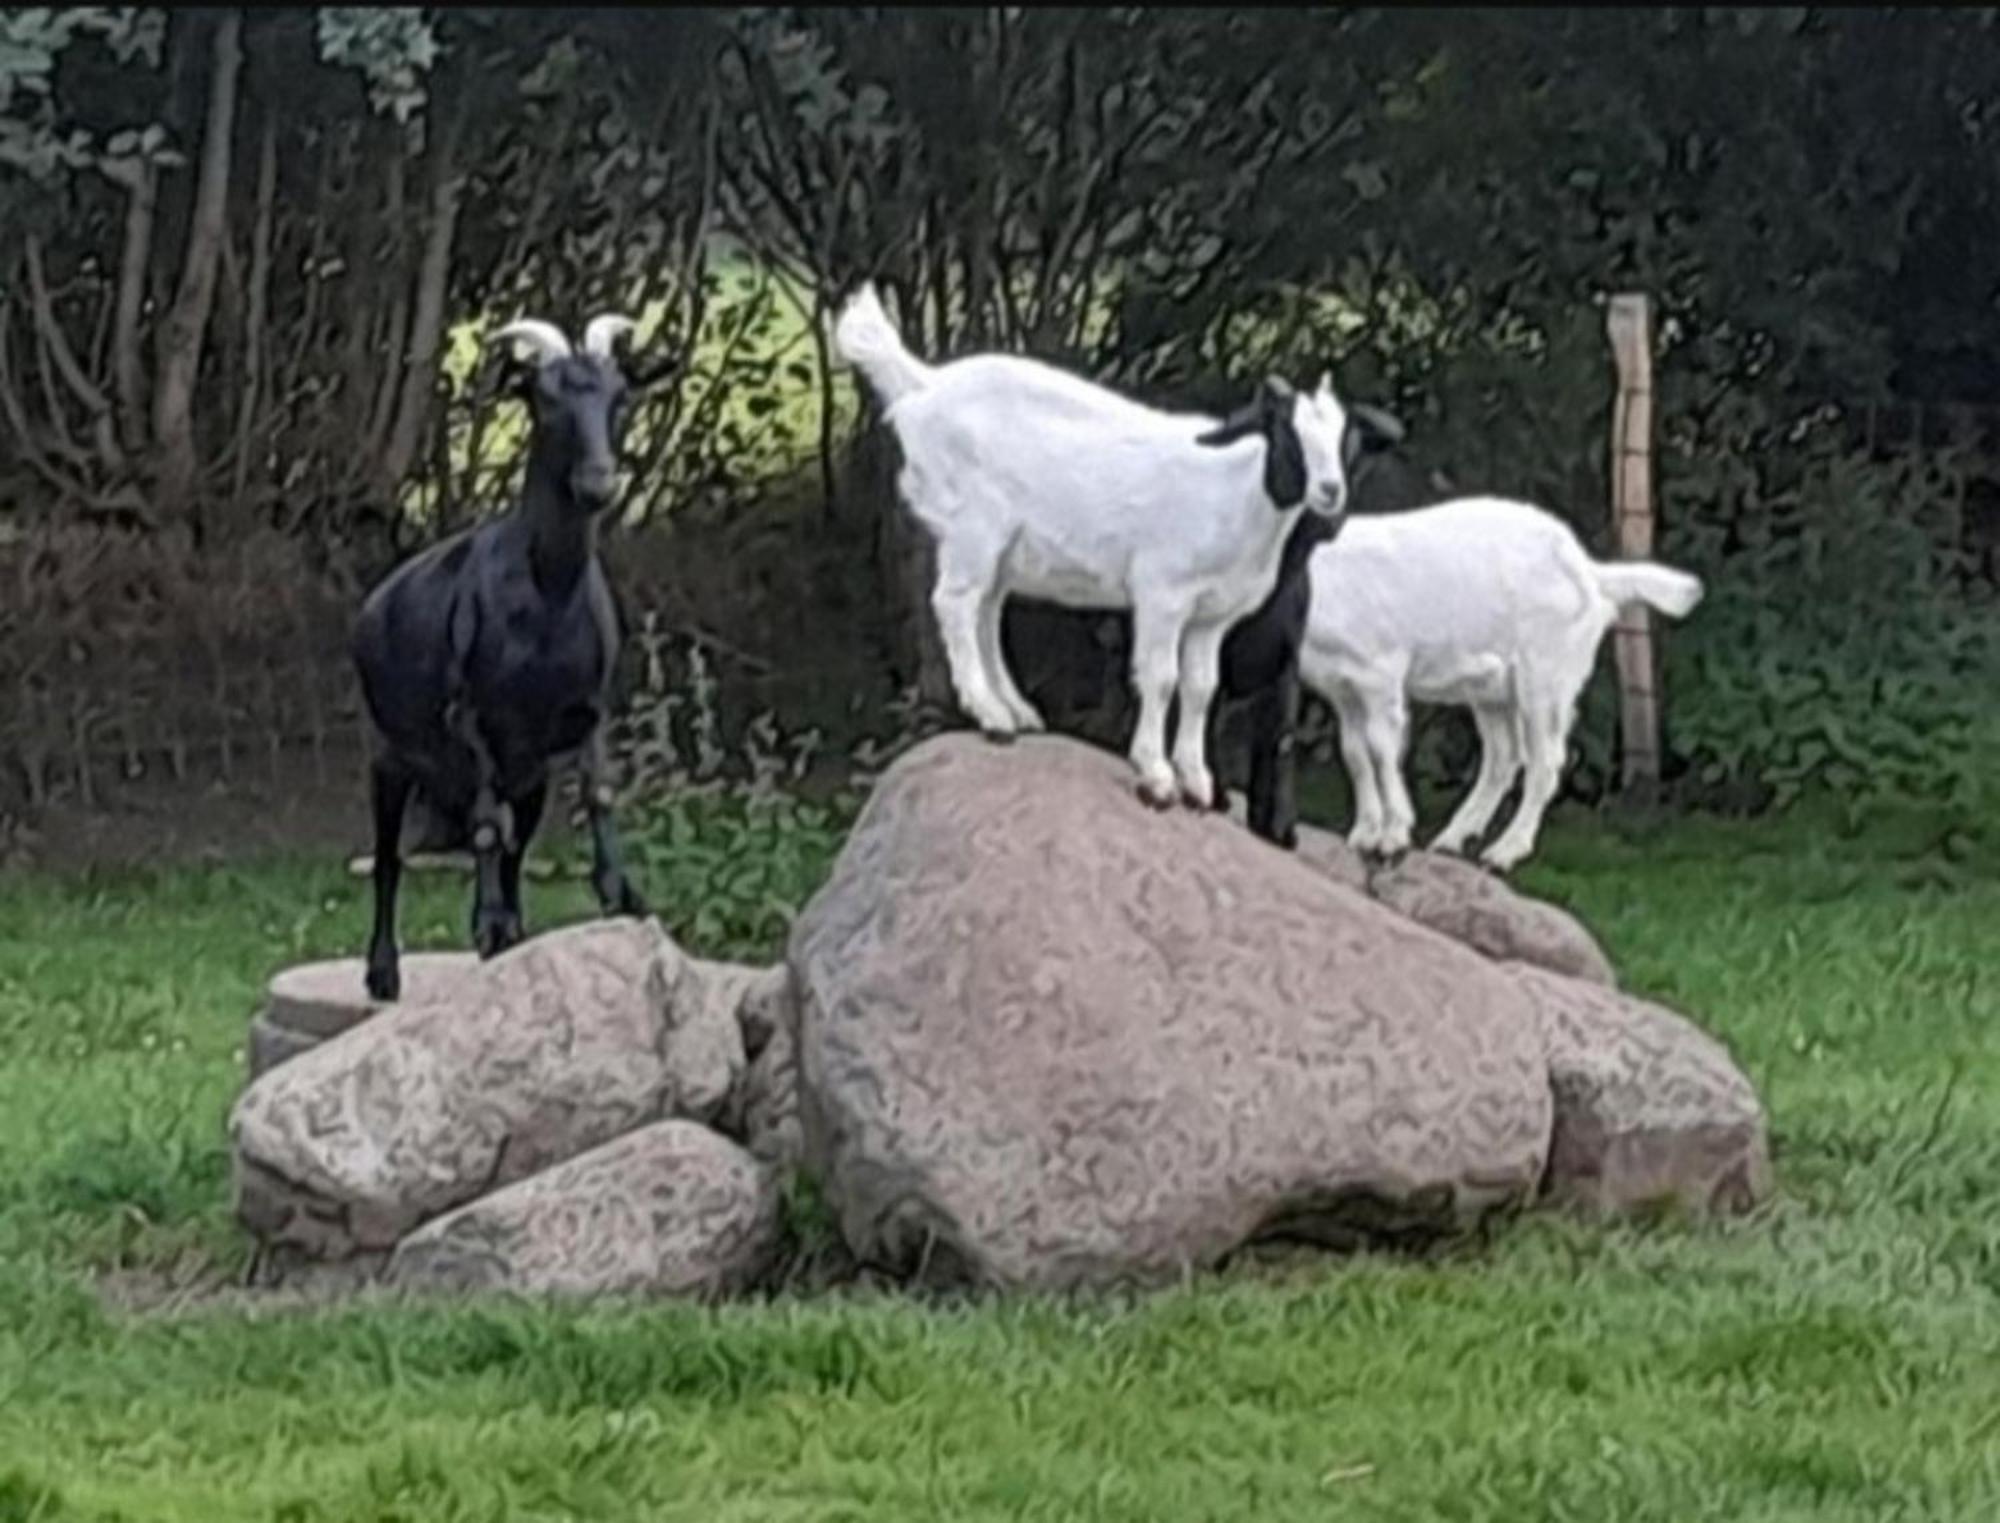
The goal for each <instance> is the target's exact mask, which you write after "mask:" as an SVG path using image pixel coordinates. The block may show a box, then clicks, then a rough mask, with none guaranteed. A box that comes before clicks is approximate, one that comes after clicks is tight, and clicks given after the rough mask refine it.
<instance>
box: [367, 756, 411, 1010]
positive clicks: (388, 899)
mask: <svg viewBox="0 0 2000 1523" xmlns="http://www.w3.org/2000/svg"><path fill="white" fill-rule="evenodd" d="M412 781H413V780H412V779H411V777H410V774H409V773H407V772H405V771H403V770H402V769H401V768H400V767H397V766H395V765H394V764H392V763H390V762H386V761H382V760H379V759H378V760H377V761H376V762H374V764H373V765H371V766H370V768H369V769H368V795H369V803H370V805H371V807H372V808H373V811H374V815H375V931H374V934H373V935H372V936H370V937H369V938H368V997H369V998H370V999H375V1000H393V999H395V998H397V997H398V996H399V995H401V994H402V992H403V974H402V969H401V966H400V965H399V959H398V957H397V953H396V889H397V886H398V885H399V884H400V883H401V882H402V878H403V811H404V809H405V808H407V807H408V805H409V802H410V789H411V786H412Z"/></svg>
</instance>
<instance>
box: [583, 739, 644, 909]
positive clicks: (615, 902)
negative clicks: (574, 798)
mask: <svg viewBox="0 0 2000 1523" xmlns="http://www.w3.org/2000/svg"><path fill="white" fill-rule="evenodd" d="M609 773H610V765H609V760H608V758H607V757H606V756H605V753H604V738H603V733H602V731H599V732H598V733H597V734H594V735H593V736H592V737H591V739H590V743H589V745H588V746H587V747H586V748H585V750H584V753H583V778H582V781H583V807H584V813H585V814H586V815H587V816H588V818H589V820H590V886H591V888H592V889H593V890H594V891H595V892H596V894H597V904H598V908H599V909H601V910H602V911H603V912H604V913H605V914H606V915H630V916H632V917H633V918H635V919H640V920H643V919H645V918H646V917H647V916H648V915H650V914H652V910H651V909H649V908H648V907H647V905H646V901H645V900H644V899H643V898H642V897H641V896H640V894H639V891H638V890H637V889H635V888H633V887H632V880H631V878H630V877H629V876H627V874H626V872H625V861H624V855H623V853H622V852H621V850H620V849H619V843H618V827H617V825H616V823H615V822H614V821H613V819H612V815H611V800H612V795H611V782H610V777H609Z"/></svg>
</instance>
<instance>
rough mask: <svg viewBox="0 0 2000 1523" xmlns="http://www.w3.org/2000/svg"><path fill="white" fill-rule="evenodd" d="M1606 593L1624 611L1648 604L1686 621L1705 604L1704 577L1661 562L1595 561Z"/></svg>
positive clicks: (1658, 610) (1657, 610)
mask: <svg viewBox="0 0 2000 1523" xmlns="http://www.w3.org/2000/svg"><path fill="white" fill-rule="evenodd" d="M1591 570H1592V571H1593V572H1594V573H1595V574H1596V576H1597V585H1598V588H1599V590H1600V591H1602V592H1603V594H1604V595H1605V596H1606V597H1607V598H1609V599H1611V601H1612V602H1614V603H1616V604H1617V605H1618V606H1619V607H1620V608H1628V607H1630V606H1631V605H1632V604H1634V603H1644V604H1645V605H1646V606H1647V607H1648V608H1651V609H1654V610H1655V611H1656V612H1659V613H1663V614H1665V615H1666V616H1667V617H1668V618H1670V619H1684V618H1686V617H1687V616H1688V615H1689V614H1691V613H1693V612H1694V608H1695V604H1697V603H1699V602H1700V601H1701V594H1702V586H1701V578H1700V577H1698V576H1693V575H1691V574H1689V573H1688V572H1685V571H1676V570H1675V569H1674V568H1673V567H1672V566H1662V565H1661V564H1659V562H1657V561H1594V562H1592V563H1591Z"/></svg>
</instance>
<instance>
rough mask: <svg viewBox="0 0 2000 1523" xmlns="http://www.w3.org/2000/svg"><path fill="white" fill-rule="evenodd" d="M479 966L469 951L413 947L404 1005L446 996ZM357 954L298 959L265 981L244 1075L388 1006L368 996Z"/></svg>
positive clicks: (272, 1064)
mask: <svg viewBox="0 0 2000 1523" xmlns="http://www.w3.org/2000/svg"><path fill="white" fill-rule="evenodd" d="M478 966H479V959H478V957H477V956H475V955H474V954H473V953H471V952H413V953H411V954H410V955H409V956H407V957H405V958H404V959H403V962H402V968H403V997H402V999H401V1000H400V1001H399V1002H398V1003H399V1004H404V1005H421V1004H427V1003H431V1002H434V1001H436V1000H439V999H445V998H449V997H450V996H451V995H452V994H453V993H455V992H456V991H458V990H459V989H461V988H463V987H464V984H465V980H466V978H467V977H468V976H469V975H470V974H471V972H472V971H473V969H475V968H477V967H478ZM366 970H367V965H366V964H365V963H364V962H363V961H362V960H361V959H360V958H359V957H339V958H334V959H333V960H331V961H328V962H309V963H300V964H299V965H298V966H297V967H292V968H286V969H284V970H283V971H282V972H280V973H279V974H278V975H277V976H276V977H274V978H273V979H272V980H271V984H270V989H269V991H268V993H267V994H266V996H265V1002H264V1008H263V1009H262V1010H261V1011H259V1012H258V1013H257V1015H256V1017H255V1019H253V1020H252V1021H251V1022H250V1039H249V1058H250V1077H251V1078H253V1079H255V1078H257V1077H259V1076H260V1075H262V1074H265V1073H268V1072H269V1071H270V1070H271V1069H273V1068H276V1067H277V1066H278V1065H279V1064H280V1063H285V1062H289V1061H290V1060H291V1059H293V1058H295V1057H297V1056H298V1055H299V1054H300V1053H303V1052H310V1051H311V1050H312V1049H313V1048H315V1047H317V1046H319V1045H320V1043H322V1042H324V1041H326V1040H327V1039H329V1038H330V1037H336V1036H339V1035H340V1034H341V1033H342V1032H343V1031H351V1030H352V1029H353V1028H354V1027H356V1026H358V1025H360V1024H361V1023H362V1022H363V1021H365V1020H367V1019H368V1018H369V1017H370V1016H372V1015H375V1014H377V1013H378V1012H380V1011H382V1010H386V1009H390V1008H392V1007H391V1006H389V1005H385V1004H382V1003H380V1002H379V1001H376V1000H373V999H371V998H369V995H368V988H367V983H366Z"/></svg>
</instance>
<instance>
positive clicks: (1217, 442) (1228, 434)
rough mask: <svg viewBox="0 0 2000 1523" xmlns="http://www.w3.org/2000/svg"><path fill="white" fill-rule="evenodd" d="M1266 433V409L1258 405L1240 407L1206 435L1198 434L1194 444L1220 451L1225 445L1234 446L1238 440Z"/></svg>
mask: <svg viewBox="0 0 2000 1523" xmlns="http://www.w3.org/2000/svg"><path fill="white" fill-rule="evenodd" d="M1262 432H1264V409H1263V408H1262V406H1260V405H1259V404H1257V403H1254V402H1253V403H1252V404H1251V405H1250V406H1248V407H1239V408H1237V409H1236V411H1235V412H1233V413H1231V414H1230V415H1229V416H1228V417H1226V418H1224V419H1223V420H1222V421H1221V422H1220V423H1218V424H1216V425H1215V427H1213V428H1211V429H1209V430H1208V431H1207V432H1206V433H1201V434H1196V435H1195V438H1194V442H1195V443H1196V444H1205V445H1207V446H1208V447H1209V448H1210V449H1219V448H1221V447H1222V446H1223V445H1225V444H1234V443H1235V442H1236V441H1237V440H1238V439H1247V438H1249V437H1250V436H1251V435H1252V434H1261V433H1262Z"/></svg>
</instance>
